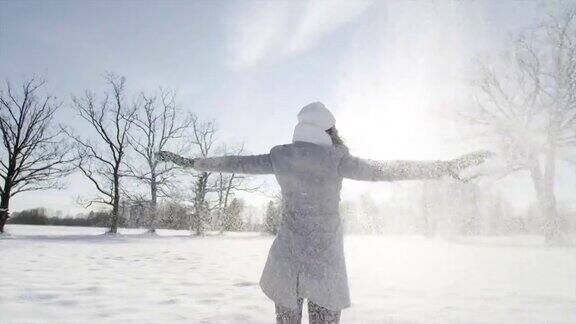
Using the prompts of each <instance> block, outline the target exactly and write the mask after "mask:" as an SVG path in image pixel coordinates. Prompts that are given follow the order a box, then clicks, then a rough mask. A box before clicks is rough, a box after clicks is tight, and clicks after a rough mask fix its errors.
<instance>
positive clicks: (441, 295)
mask: <svg viewBox="0 0 576 324" xmlns="http://www.w3.org/2000/svg"><path fill="white" fill-rule="evenodd" d="M7 230H8V232H10V233H11V234H10V235H8V236H4V237H3V238H2V239H0V251H1V253H0V323H2V324H5V323H59V324H60V323H267V324H269V323H273V322H274V307H273V304H272V303H271V301H269V300H268V299H267V298H266V297H265V296H264V294H263V293H262V292H261V291H260V288H259V287H258V280H259V277H260V273H261V271H262V267H263V265H264V261H265V259H266V256H267V253H268V248H269V247H270V244H271V243H272V237H270V236H263V235H260V234H258V233H238V234H232V233H226V234H225V235H223V236H217V235H207V236H204V237H190V236H188V235H187V233H186V232H184V231H160V233H159V234H160V236H149V235H140V234H139V233H141V232H142V231H141V230H122V231H121V232H122V233H123V235H119V236H116V237H110V236H104V235H98V234H101V233H103V232H104V229H98V228H70V227H43V226H26V225H8V226H7ZM345 245H346V254H347V263H348V270H349V280H350V288H351V298H352V307H351V308H349V309H346V310H345V311H344V312H343V314H342V321H341V322H342V323H466V324H472V323H478V324H479V323H506V324H513V323H523V324H526V323H547V324H552V323H566V324H568V323H576V249H575V248H566V247H564V248H558V247H546V246H544V245H543V243H542V239H541V238H539V237H522V236H518V237H498V238H486V237H485V238H474V239H467V240H466V241H460V242H458V243H456V242H448V241H444V240H430V239H424V238H420V237H375V236H347V237H346V239H345ZM305 312H306V310H305ZM304 322H305V323H307V320H305V321H304Z"/></svg>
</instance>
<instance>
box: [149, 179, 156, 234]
mask: <svg viewBox="0 0 576 324" xmlns="http://www.w3.org/2000/svg"><path fill="white" fill-rule="evenodd" d="M150 180H151V182H150V227H149V229H148V231H149V232H150V233H155V232H156V217H157V215H156V213H157V211H156V209H157V208H156V206H157V200H158V195H157V193H158V187H157V185H156V176H155V175H154V173H152V177H151V179H150Z"/></svg>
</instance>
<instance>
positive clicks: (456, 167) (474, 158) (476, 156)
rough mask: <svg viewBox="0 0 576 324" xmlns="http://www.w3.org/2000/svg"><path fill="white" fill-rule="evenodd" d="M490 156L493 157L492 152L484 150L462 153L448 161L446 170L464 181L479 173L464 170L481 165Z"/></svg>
mask: <svg viewBox="0 0 576 324" xmlns="http://www.w3.org/2000/svg"><path fill="white" fill-rule="evenodd" d="M492 157H494V153H492V152H490V151H485V150H483V151H476V152H472V153H468V154H465V155H462V156H461V157H459V158H456V159H452V160H450V161H449V162H448V172H449V173H450V175H451V176H452V177H453V178H455V179H457V180H460V181H464V182H466V181H468V180H470V179H472V178H475V177H477V176H479V174H478V175H474V174H470V172H468V173H467V172H465V171H466V170H468V169H469V168H474V167H476V166H478V165H481V164H483V163H485V162H486V161H487V160H488V159H490V158H492Z"/></svg>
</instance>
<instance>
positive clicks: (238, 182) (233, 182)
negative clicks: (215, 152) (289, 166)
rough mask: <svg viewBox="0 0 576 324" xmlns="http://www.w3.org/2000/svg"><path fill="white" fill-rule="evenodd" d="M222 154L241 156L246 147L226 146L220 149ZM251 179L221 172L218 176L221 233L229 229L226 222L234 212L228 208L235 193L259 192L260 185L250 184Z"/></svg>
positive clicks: (216, 184) (215, 186) (218, 211)
mask: <svg viewBox="0 0 576 324" xmlns="http://www.w3.org/2000/svg"><path fill="white" fill-rule="evenodd" d="M220 152H221V153H222V154H223V155H241V154H242V153H244V145H243V144H242V145H240V146H238V147H237V148H230V147H229V146H227V145H224V146H223V147H222V148H221V149H220ZM251 178H252V177H250V176H247V175H240V174H236V173H221V172H220V173H218V174H217V175H216V179H215V184H214V190H215V191H216V194H217V196H218V201H217V204H216V212H217V216H218V221H219V225H220V231H221V232H223V231H224V230H225V229H226V227H227V226H226V224H225V223H226V222H225V220H226V219H227V218H228V216H229V215H228V214H229V213H230V212H233V211H231V210H229V208H228V207H229V203H230V201H231V200H232V198H234V193H235V192H238V191H244V192H257V191H259V190H260V187H261V186H260V185H258V184H251V183H250V180H251Z"/></svg>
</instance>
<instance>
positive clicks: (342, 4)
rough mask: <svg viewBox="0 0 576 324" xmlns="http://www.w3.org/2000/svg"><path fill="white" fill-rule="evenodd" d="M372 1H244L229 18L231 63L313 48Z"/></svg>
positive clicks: (276, 57)
mask: <svg viewBox="0 0 576 324" xmlns="http://www.w3.org/2000/svg"><path fill="white" fill-rule="evenodd" d="M370 5H372V1H371V0H366V1H364V0H361V1H360V0H359V1H347V0H333V1H326V0H323V1H310V2H296V1H295V2H288V1H286V2H284V1H269V2H250V3H243V5H242V7H240V8H237V10H235V11H234V13H233V14H232V15H231V17H230V18H229V19H230V20H231V22H230V24H229V25H228V27H229V29H228V30H227V44H228V50H229V54H230V60H229V64H230V66H231V67H233V68H237V69H241V68H247V67H251V66H254V65H256V64H258V63H261V62H270V61H277V60H281V59H283V58H286V57H288V56H290V55H292V54H296V53H299V52H302V51H305V50H307V49H310V48H311V47H313V46H314V45H315V44H317V43H318V42H319V41H320V40H321V39H322V38H323V37H324V36H326V35H328V34H330V33H331V32H334V31H336V30H337V29H338V28H339V27H341V26H343V25H344V24H346V23H348V22H350V21H352V20H354V19H356V18H358V16H360V14H361V13H362V12H364V11H365V10H366V9H367V8H368V7H370Z"/></svg>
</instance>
